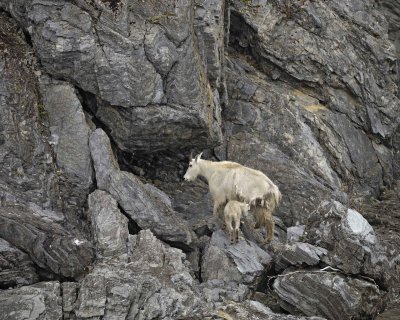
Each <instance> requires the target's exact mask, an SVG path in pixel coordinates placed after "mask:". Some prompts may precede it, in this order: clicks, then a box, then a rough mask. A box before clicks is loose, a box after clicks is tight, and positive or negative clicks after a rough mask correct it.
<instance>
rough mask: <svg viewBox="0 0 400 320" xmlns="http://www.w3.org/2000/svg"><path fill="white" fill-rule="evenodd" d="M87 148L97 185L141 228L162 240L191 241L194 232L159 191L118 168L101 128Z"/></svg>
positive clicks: (184, 243)
mask: <svg viewBox="0 0 400 320" xmlns="http://www.w3.org/2000/svg"><path fill="white" fill-rule="evenodd" d="M90 149H91V153H92V158H93V162H94V167H95V170H96V178H97V186H98V188H99V189H102V190H105V191H108V192H109V193H110V194H111V195H112V196H113V197H114V198H115V199H116V200H117V202H118V203H119V205H120V206H121V207H122V208H123V210H124V211H125V212H126V214H127V215H128V216H129V217H131V218H132V219H133V220H134V221H135V222H136V223H137V224H138V225H139V227H140V228H142V229H146V228H150V229H151V230H152V231H153V232H154V233H155V234H156V235H157V236H159V237H160V238H162V239H163V240H167V241H171V242H175V243H180V244H181V245H184V246H188V245H190V244H191V242H192V240H193V237H195V235H194V233H193V232H192V231H191V230H190V229H189V228H188V226H187V225H186V224H185V223H184V221H182V220H181V219H180V218H179V217H178V216H177V215H176V214H175V212H174V210H173V209H172V208H171V207H170V206H169V205H168V204H167V203H166V202H165V201H164V200H163V198H164V196H163V197H161V199H160V192H154V190H152V189H149V188H146V187H145V186H144V185H143V183H142V182H141V181H140V180H139V179H138V178H137V177H136V176H134V175H133V174H131V173H129V172H125V171H120V170H119V168H118V165H117V163H116V160H115V158H114V156H113V154H112V150H111V145H110V140H109V138H108V137H107V135H106V134H105V133H104V131H102V130H101V129H97V130H96V131H94V132H93V133H92V135H91V137H90ZM153 189H154V188H153Z"/></svg>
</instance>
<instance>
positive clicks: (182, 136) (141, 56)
mask: <svg viewBox="0 0 400 320" xmlns="http://www.w3.org/2000/svg"><path fill="white" fill-rule="evenodd" d="M110 4H111V6H110ZM2 7H3V9H5V10H6V11H8V12H10V14H11V15H13V16H14V18H15V19H17V20H18V21H19V22H20V24H21V25H22V26H23V27H25V28H26V30H27V31H28V32H29V33H30V35H31V38H32V44H33V46H34V48H35V49H36V51H37V54H38V56H39V58H40V61H41V64H42V66H43V68H44V69H45V70H46V71H47V72H48V73H50V74H51V75H52V76H53V77H55V78H62V79H66V80H68V81H69V82H71V83H74V84H76V85H77V86H78V87H79V88H81V89H82V90H84V91H86V92H90V93H92V94H94V95H95V96H96V98H97V100H98V110H97V112H96V116H97V117H98V118H99V119H101V121H102V122H103V124H105V125H107V126H108V128H109V129H110V132H111V135H112V137H113V139H114V140H115V141H116V142H117V143H118V145H119V147H120V148H121V149H123V150H126V151H129V152H132V150H135V149H138V150H146V151H154V149H162V150H168V149H170V148H175V149H178V148H179V147H187V146H192V145H193V140H195V141H197V143H199V144H201V145H202V146H203V147H209V146H213V145H215V144H217V143H219V142H220V141H221V128H220V125H221V123H220V117H219V114H220V107H219V101H218V99H216V98H215V96H214V94H213V92H212V91H211V89H210V84H209V82H208V79H207V76H206V71H205V66H204V65H203V63H202V60H201V59H200V54H199V52H198V44H197V40H196V37H195V35H194V32H193V24H194V22H193V14H191V13H190V12H191V10H193V8H192V4H191V3H185V4H183V3H180V4H172V3H165V4H164V3H163V4H159V3H157V4H155V3H151V2H149V3H147V2H134V3H130V4H129V5H128V2H127V1H119V2H118V6H117V7H118V10H117V8H114V7H113V5H112V3H108V2H102V1H96V2H92V3H90V4H88V3H87V2H84V1H74V2H73V3H71V2H70V1H64V0H63V1H60V2H57V3H55V2H54V1H51V0H47V1H41V2H40V3H36V2H35V1H26V2H21V3H19V6H18V7H17V8H15V6H13V5H12V2H11V1H10V2H8V4H7V3H6V2H5V1H3V2H2ZM114 9H115V10H114ZM220 57H222V56H220ZM220 59H221V58H220ZM156 115H157V116H156ZM127 123H128V124H129V127H131V128H132V129H133V128H135V127H140V130H133V131H132V132H130V131H129V130H128V131H127V130H126V127H127V126H126V124H127Z"/></svg>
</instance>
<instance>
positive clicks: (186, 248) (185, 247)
mask: <svg viewBox="0 0 400 320" xmlns="http://www.w3.org/2000/svg"><path fill="white" fill-rule="evenodd" d="M155 236H156V237H157V239H159V240H161V241H163V242H165V243H166V244H169V245H170V246H171V247H174V248H177V249H180V250H182V251H183V252H185V253H189V252H192V251H193V246H190V245H187V244H185V243H183V242H176V241H169V240H165V239H163V238H162V237H160V236H159V235H156V234H155Z"/></svg>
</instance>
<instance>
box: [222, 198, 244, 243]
mask: <svg viewBox="0 0 400 320" xmlns="http://www.w3.org/2000/svg"><path fill="white" fill-rule="evenodd" d="M249 210H250V205H249V204H247V203H244V202H239V201H236V200H231V201H229V202H228V203H227V204H226V206H225V208H224V219H225V225H226V229H227V231H228V234H229V239H230V240H231V243H234V242H238V241H239V228H240V218H241V216H242V213H243V214H244V215H246V214H247V212H248V211H249Z"/></svg>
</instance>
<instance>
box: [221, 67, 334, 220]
mask: <svg viewBox="0 0 400 320" xmlns="http://www.w3.org/2000/svg"><path fill="white" fill-rule="evenodd" d="M228 67H229V69H228V71H227V85H228V93H229V94H230V104H229V107H227V108H226V109H225V110H224V113H223V116H224V119H225V134H226V136H227V138H226V145H225V146H224V147H223V148H221V151H220V157H221V159H225V158H226V159H228V160H232V161H236V162H239V163H241V164H244V165H246V166H248V167H251V168H254V169H258V170H260V171H262V172H263V173H265V174H266V175H267V176H268V177H269V178H270V179H271V180H272V181H274V183H276V184H277V185H278V187H279V188H280V191H281V193H282V202H281V204H280V206H279V208H278V210H277V212H276V215H277V216H279V217H281V218H282V220H283V222H284V223H285V224H286V225H288V226H291V225H295V224H297V223H304V222H305V221H307V216H308V214H309V212H311V211H312V210H314V208H315V207H316V206H317V205H318V204H319V203H320V202H321V200H322V199H325V198H327V197H329V198H331V197H335V196H336V194H339V193H340V192H339V191H338V188H339V184H340V183H339V178H338V176H337V173H336V172H335V171H334V169H333V167H332V166H331V165H330V163H329V161H328V159H327V157H326V155H325V154H324V150H323V147H322V146H321V145H320V143H319V142H318V141H317V139H316V138H315V136H314V135H313V133H312V130H311V128H310V127H309V126H308V125H307V124H306V122H305V120H304V119H302V118H301V116H300V114H299V113H298V108H297V107H295V106H294V105H293V104H292V103H291V102H290V101H291V100H290V95H289V94H288V92H289V93H292V92H293V89H291V88H289V87H287V88H285V86H286V85H285V84H276V83H274V82H268V81H266V80H265V77H263V75H262V74H261V73H259V72H258V71H257V70H256V69H255V68H254V67H252V66H251V65H250V64H248V63H246V62H243V61H241V60H233V59H231V60H229V64H228ZM244 141H245V142H246V143H244Z"/></svg>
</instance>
